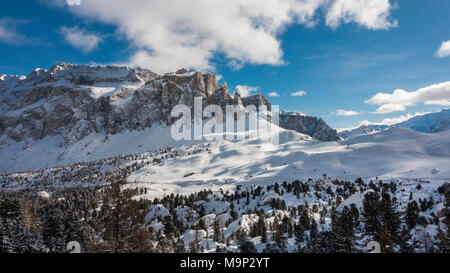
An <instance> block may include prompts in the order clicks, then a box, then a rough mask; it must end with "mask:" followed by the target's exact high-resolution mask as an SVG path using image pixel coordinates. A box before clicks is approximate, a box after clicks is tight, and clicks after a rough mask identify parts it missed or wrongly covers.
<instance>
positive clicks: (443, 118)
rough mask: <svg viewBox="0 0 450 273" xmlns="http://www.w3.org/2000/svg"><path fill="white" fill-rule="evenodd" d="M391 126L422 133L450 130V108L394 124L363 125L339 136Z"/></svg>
mask: <svg viewBox="0 0 450 273" xmlns="http://www.w3.org/2000/svg"><path fill="white" fill-rule="evenodd" d="M389 127H404V128H408V129H411V130H414V131H418V132H422V133H439V132H443V131H448V130H450V109H445V110H442V111H441V112H437V113H430V114H425V115H422V116H417V117H413V118H411V119H409V120H407V121H404V122H401V123H397V124H394V125H380V124H369V125H361V126H360V127H358V128H355V129H351V130H345V131H342V132H340V133H339V136H340V137H342V138H344V139H346V138H350V137H354V136H358V135H363V134H370V133H374V132H378V131H381V130H384V129H386V128H389Z"/></svg>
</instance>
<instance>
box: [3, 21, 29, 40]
mask: <svg viewBox="0 0 450 273" xmlns="http://www.w3.org/2000/svg"><path fill="white" fill-rule="evenodd" d="M26 22H28V21H27V20H19V19H13V18H0V42H3V43H7V44H22V43H27V42H29V40H28V38H27V37H25V36H23V35H21V34H19V33H18V32H17V30H16V28H17V26H18V25H21V24H24V23H26Z"/></svg>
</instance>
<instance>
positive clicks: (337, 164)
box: [0, 127, 450, 197]
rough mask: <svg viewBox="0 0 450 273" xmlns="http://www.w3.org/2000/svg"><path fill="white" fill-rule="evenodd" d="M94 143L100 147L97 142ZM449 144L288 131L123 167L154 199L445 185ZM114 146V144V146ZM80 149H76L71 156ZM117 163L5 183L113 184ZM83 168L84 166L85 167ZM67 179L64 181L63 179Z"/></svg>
mask: <svg viewBox="0 0 450 273" xmlns="http://www.w3.org/2000/svg"><path fill="white" fill-rule="evenodd" d="M123 141H124V144H123V145H124V147H127V146H126V144H125V143H132V142H133V140H127V139H125V140H123ZM137 144H138V143H136V144H133V145H137ZM92 145H96V144H95V142H94V143H93V144H92ZM128 146H129V147H130V151H132V150H133V149H136V150H137V148H135V147H134V146H131V145H128ZM99 147H102V146H101V145H100V146H99ZM449 147H450V132H448V131H447V132H442V133H438V134H425V133H419V132H416V131H412V130H409V129H405V128H399V127H394V128H389V129H387V130H385V131H382V132H378V133H374V134H369V135H362V136H357V137H354V138H351V139H349V140H346V141H344V142H321V141H312V140H308V139H307V138H305V136H304V135H300V134H298V133H295V132H292V131H283V132H281V137H280V145H277V146H275V145H272V144H270V143H267V142H262V141H260V140H253V141H250V140H245V141H233V142H230V141H219V142H210V143H203V144H198V145H194V146H183V147H179V148H175V149H171V150H170V151H161V152H158V151H155V152H153V153H144V154H140V155H134V156H131V155H130V156H128V157H124V158H123V159H122V160H121V164H122V166H123V167H126V166H128V170H129V177H128V181H129V182H130V183H131V184H132V185H133V186H140V187H144V188H147V190H148V191H147V192H148V197H161V196H163V195H167V194H171V193H179V194H189V193H193V192H198V191H201V190H203V189H213V190H218V189H219V188H222V189H233V188H235V187H236V186H237V185H249V184H257V185H265V184H270V183H273V182H277V181H278V182H282V181H294V180H296V179H303V180H307V179H309V178H317V177H321V176H322V175H323V174H324V173H326V174H327V175H329V176H331V177H336V178H339V179H349V180H354V179H356V178H358V177H362V178H364V179H375V178H376V177H378V178H380V179H402V180H409V179H412V180H424V181H425V180H426V181H431V182H436V183H437V184H441V183H442V182H445V181H448V180H449V179H450V165H449V164H448V162H450V149H449ZM79 148H80V149H81V147H79ZM110 148H111V149H113V147H112V146H110ZM104 149H105V151H106V150H107V149H106V148H104ZM117 149H119V147H117ZM125 150H126V149H125V148H124V149H123V151H125ZM99 151H104V150H99ZM76 153H77V151H76V150H74V151H73V154H72V156H76ZM110 154H111V155H112V154H114V152H110ZM127 154H130V153H127ZM36 156H37V155H36ZM25 160H26V159H25V158H24V159H19V161H25ZM113 162H114V159H109V160H100V161H98V162H94V163H83V164H77V165H72V166H66V167H61V168H56V169H55V168H51V169H48V170H41V171H36V172H27V173H22V174H11V175H5V176H2V178H1V181H0V184H3V185H4V187H6V188H15V187H16V186H17V185H21V186H20V187H30V186H33V185H35V183H37V185H41V183H42V181H51V182H49V183H50V185H52V184H55V185H58V186H62V187H64V185H66V186H67V185H73V184H76V183H79V182H80V181H82V183H83V184H86V183H87V184H97V183H106V182H107V179H106V178H105V177H104V176H102V175H101V173H103V171H99V169H101V170H108V168H109V167H110V166H111V165H114V163H113ZM94 167H95V168H94ZM79 168H82V169H83V168H84V171H80V170H79ZM92 168H93V169H92ZM72 174H73V175H72ZM94 174H96V175H94ZM63 177H64V178H65V180H62V178H63ZM102 177H103V178H102Z"/></svg>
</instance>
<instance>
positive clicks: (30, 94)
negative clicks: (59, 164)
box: [0, 63, 338, 145]
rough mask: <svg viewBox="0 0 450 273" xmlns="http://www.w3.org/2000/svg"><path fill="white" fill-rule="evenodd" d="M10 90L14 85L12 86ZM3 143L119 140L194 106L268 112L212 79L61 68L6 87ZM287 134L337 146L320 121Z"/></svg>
mask: <svg viewBox="0 0 450 273" xmlns="http://www.w3.org/2000/svg"><path fill="white" fill-rule="evenodd" d="M5 83H7V84H5ZM0 91H2V92H3V93H0V138H5V137H7V138H11V139H13V140H14V141H23V140H25V139H27V138H29V139H33V140H35V141H38V140H41V139H43V138H45V137H47V136H61V137H62V138H63V141H62V145H70V144H72V143H76V142H77V141H79V140H81V139H82V138H84V137H86V136H88V135H89V134H92V133H104V134H105V135H106V136H108V135H115V134H118V133H121V132H124V131H125V130H131V131H133V130H142V129H145V128H150V127H152V126H154V125H160V124H162V125H164V126H170V125H171V124H172V123H173V122H175V118H173V117H171V115H170V113H171V111H172V109H173V107H175V106H176V105H179V104H183V105H186V106H188V107H190V108H191V111H192V112H193V110H194V98H195V97H202V98H203V106H207V105H209V104H216V105H219V106H221V107H222V108H223V109H225V107H226V105H231V104H234V105H242V106H247V105H250V104H253V105H255V106H257V107H258V106H260V105H267V106H268V110H270V109H271V104H270V102H269V100H268V99H267V98H266V97H264V95H262V94H258V95H253V96H249V97H245V98H241V96H240V95H239V94H238V93H236V95H235V96H234V97H233V96H232V95H231V94H230V92H229V90H228V86H227V84H226V83H225V82H223V83H222V84H218V83H217V79H216V76H215V75H213V74H211V73H205V72H199V71H188V70H186V69H180V70H178V71H177V72H175V73H167V74H164V75H158V74H155V73H153V72H151V71H150V70H146V69H141V68H132V67H128V66H91V65H74V64H69V63H59V64H55V65H53V66H52V67H51V68H50V69H48V70H46V69H35V70H34V71H33V72H31V73H30V74H29V76H28V77H26V78H24V77H23V78H17V77H16V78H8V77H7V76H4V75H2V77H1V81H0ZM280 119H281V120H280V125H281V127H283V128H286V129H291V130H295V131H297V132H300V133H304V134H307V135H310V136H312V137H315V138H317V139H319V140H336V139H338V137H336V135H335V133H334V131H333V130H332V129H331V128H330V127H329V126H328V125H326V123H325V122H324V121H323V120H320V119H317V118H313V117H307V118H306V117H305V118H300V117H291V116H290V115H281V116H280Z"/></svg>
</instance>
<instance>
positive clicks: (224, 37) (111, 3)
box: [54, 0, 394, 72]
mask: <svg viewBox="0 0 450 273" xmlns="http://www.w3.org/2000/svg"><path fill="white" fill-rule="evenodd" d="M54 1H56V0H54ZM389 1H390V0H364V1H363V0H264V1H261V0H245V1H242V0H228V1H219V0H214V1H213V0H191V1H186V0H171V1H169V2H168V1H159V0H147V1H141V0H128V1H126V4H124V2H123V1H122V0H83V1H82V4H81V5H80V6H77V7H76V8H73V7H68V6H67V5H65V6H66V7H68V8H69V9H70V10H71V11H72V12H73V13H75V14H78V15H80V16H84V17H88V18H92V19H94V20H98V21H101V22H104V23H107V24H112V25H116V26H117V28H118V30H119V32H120V33H122V34H123V35H124V36H125V37H126V38H127V39H129V40H130V41H131V43H132V45H133V46H134V47H136V48H137V50H136V52H134V54H133V55H132V57H131V59H130V62H131V63H132V64H136V65H140V66H143V67H147V68H150V69H152V70H154V71H155V72H168V71H175V70H177V69H178V68H180V67H185V68H196V69H208V70H213V69H214V67H215V64H214V62H213V58H214V56H215V55H216V54H221V55H223V56H224V57H225V58H226V59H227V62H228V63H229V64H230V66H232V67H233V68H235V69H239V68H240V67H242V66H243V65H244V64H248V63H249V64H256V65H259V64H268V65H282V64H284V61H283V51H282V49H281V42H282V41H281V40H280V38H279V37H280V34H281V33H282V32H283V31H284V30H285V29H286V28H287V27H288V26H291V25H293V24H303V25H306V26H312V25H314V24H315V23H316V22H317V20H318V18H317V17H318V16H317V15H318V14H319V10H321V11H323V12H320V14H323V13H324V14H326V17H327V20H326V21H327V24H328V25H329V26H331V27H333V28H335V27H337V26H338V25H339V24H341V22H344V23H350V22H354V23H357V24H359V25H361V26H363V27H367V28H369V29H385V28H387V27H389V26H394V22H392V20H391V19H390V18H389V12H390V10H391V9H392V5H391V4H390V2H389ZM59 6H61V5H59Z"/></svg>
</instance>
